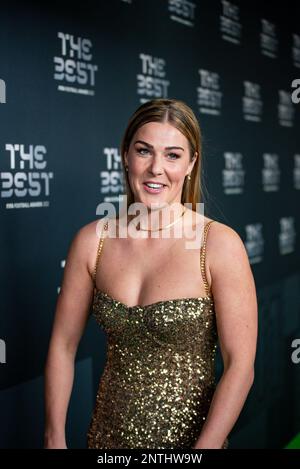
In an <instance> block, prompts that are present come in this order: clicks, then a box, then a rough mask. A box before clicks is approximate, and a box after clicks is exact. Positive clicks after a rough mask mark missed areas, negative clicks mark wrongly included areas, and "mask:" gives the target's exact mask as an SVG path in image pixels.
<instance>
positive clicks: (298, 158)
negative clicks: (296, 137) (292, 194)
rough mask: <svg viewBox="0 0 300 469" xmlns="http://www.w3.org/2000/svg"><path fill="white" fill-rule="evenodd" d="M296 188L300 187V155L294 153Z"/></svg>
mask: <svg viewBox="0 0 300 469" xmlns="http://www.w3.org/2000/svg"><path fill="white" fill-rule="evenodd" d="M293 172H294V189H297V190H299V189H300V155H299V154H296V155H294V171H293Z"/></svg>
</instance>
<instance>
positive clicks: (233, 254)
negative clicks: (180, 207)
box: [205, 218, 248, 266]
mask: <svg viewBox="0 0 300 469" xmlns="http://www.w3.org/2000/svg"><path fill="white" fill-rule="evenodd" d="M210 221H213V223H211V224H210V227H209V232H208V236H207V240H206V252H207V254H208V255H209V257H210V260H211V261H212V260H214V261H215V262H216V261H218V263H221V262H222V261H224V260H226V259H231V261H233V262H234V261H238V259H240V256H245V255H246V256H247V252H246V248H245V245H244V242H243V240H242V238H241V237H240V235H239V233H238V232H237V231H236V230H234V229H233V228H231V227H230V226H229V225H226V224H225V223H221V222H219V221H216V220H212V219H209V218H208V219H207V218H206V220H205V223H206V224H207V223H208V222H210ZM247 258H248V256H247ZM211 266H212V264H211Z"/></svg>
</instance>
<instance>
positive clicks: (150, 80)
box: [137, 53, 170, 103]
mask: <svg viewBox="0 0 300 469" xmlns="http://www.w3.org/2000/svg"><path fill="white" fill-rule="evenodd" d="M139 58H140V59H141V65H142V73H139V74H138V75H137V94H139V95H140V96H141V97H140V102H141V103H144V102H146V101H149V100H150V99H153V98H167V96H168V86H169V85H170V82H169V81H168V80H166V70H165V68H166V61H165V60H164V59H163V58H161V57H153V56H152V55H149V54H143V53H141V54H140V55H139Z"/></svg>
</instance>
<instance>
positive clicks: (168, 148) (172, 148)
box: [134, 140, 184, 151]
mask: <svg viewBox="0 0 300 469" xmlns="http://www.w3.org/2000/svg"><path fill="white" fill-rule="evenodd" d="M134 143H143V144H144V145H146V146H147V147H149V148H154V147H153V145H150V143H147V142H144V141H143V140H136V141H135V142H134ZM165 149H166V150H174V149H177V150H182V151H184V148H182V147H174V146H172V147H165Z"/></svg>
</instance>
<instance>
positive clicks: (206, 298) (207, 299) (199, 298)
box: [94, 288, 214, 309]
mask: <svg viewBox="0 0 300 469" xmlns="http://www.w3.org/2000/svg"><path fill="white" fill-rule="evenodd" d="M95 290H96V292H95V293H94V299H95V297H96V296H97V295H100V296H104V297H105V298H108V299H109V300H110V301H111V302H112V303H117V304H119V305H121V306H123V307H124V308H126V309H147V308H150V307H154V306H158V305H160V304H164V303H166V304H168V303H172V302H174V301H175V302H177V303H180V302H184V301H191V300H197V301H200V302H202V301H203V302H208V303H214V300H213V297H212V296H211V295H207V296H197V297H194V296H192V297H188V298H172V299H170V300H159V301H155V302H153V303H149V304H147V305H144V306H143V305H134V306H128V305H127V304H125V303H123V302H122V301H119V300H117V299H116V298H113V297H112V296H110V295H109V294H108V293H106V292H104V291H102V290H98V288H95Z"/></svg>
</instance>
